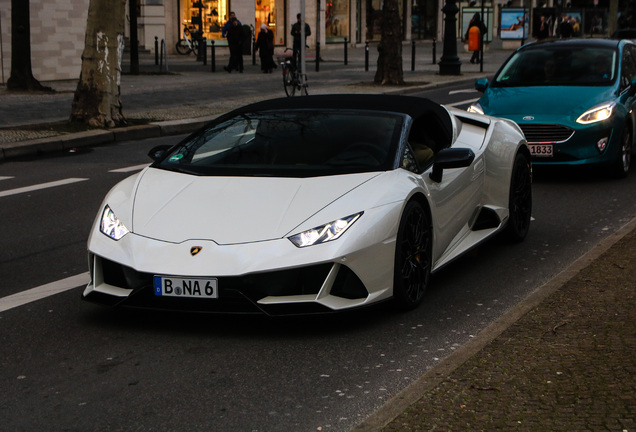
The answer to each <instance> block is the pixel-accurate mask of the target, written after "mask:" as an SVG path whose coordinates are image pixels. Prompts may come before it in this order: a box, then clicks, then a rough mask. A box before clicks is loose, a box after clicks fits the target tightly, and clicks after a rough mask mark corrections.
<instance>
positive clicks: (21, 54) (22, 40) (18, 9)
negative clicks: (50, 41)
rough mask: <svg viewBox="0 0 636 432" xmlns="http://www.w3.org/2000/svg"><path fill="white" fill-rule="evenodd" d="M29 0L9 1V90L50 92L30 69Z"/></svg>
mask: <svg viewBox="0 0 636 432" xmlns="http://www.w3.org/2000/svg"><path fill="white" fill-rule="evenodd" d="M29 15H30V10H29V0H11V76H10V77H9V79H8V80H7V88H8V89H10V90H28V91H42V90H44V91H52V89H51V88H50V87H45V86H43V85H42V84H40V82H39V81H38V80H36V79H35V78H34V77H33V72H32V69H31V22H30V16H29Z"/></svg>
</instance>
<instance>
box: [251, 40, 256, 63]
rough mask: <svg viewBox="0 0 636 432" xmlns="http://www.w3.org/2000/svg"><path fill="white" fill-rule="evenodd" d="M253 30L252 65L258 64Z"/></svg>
mask: <svg viewBox="0 0 636 432" xmlns="http://www.w3.org/2000/svg"><path fill="white" fill-rule="evenodd" d="M254 33H255V32H252V66H256V38H255V35H254Z"/></svg>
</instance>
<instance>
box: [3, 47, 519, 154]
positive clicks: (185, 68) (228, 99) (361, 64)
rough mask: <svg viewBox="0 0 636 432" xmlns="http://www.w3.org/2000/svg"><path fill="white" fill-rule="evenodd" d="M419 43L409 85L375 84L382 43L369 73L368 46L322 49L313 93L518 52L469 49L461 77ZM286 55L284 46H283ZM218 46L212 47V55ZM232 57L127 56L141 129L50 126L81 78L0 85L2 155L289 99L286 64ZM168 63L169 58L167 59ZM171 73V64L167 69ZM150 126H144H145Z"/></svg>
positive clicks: (168, 130)
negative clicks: (237, 67) (33, 88)
mask: <svg viewBox="0 0 636 432" xmlns="http://www.w3.org/2000/svg"><path fill="white" fill-rule="evenodd" d="M411 48H412V47H411V45H409V44H405V45H404V47H403V53H402V56H403V61H404V64H403V70H404V79H405V81H406V83H407V85H406V86H400V87H391V86H388V87H386V86H385V87H381V86H376V85H373V78H374V75H375V71H376V66H377V65H376V63H377V56H378V53H377V45H375V44H373V45H372V44H370V46H369V62H368V70H365V47H364V45H362V46H360V47H357V48H351V47H349V48H348V49H347V64H346V65H345V64H344V63H345V55H344V45H342V44H338V45H328V46H327V47H326V48H323V49H322V50H321V54H320V57H321V59H322V60H323V61H321V62H320V63H319V71H316V70H315V68H316V63H315V52H313V51H310V52H308V58H310V59H311V61H308V62H307V74H308V82H309V93H310V94H325V93H402V94H403V93H409V92H413V91H415V90H418V89H421V88H423V87H424V88H425V87H430V86H440V85H445V84H449V83H453V84H454V83H457V82H458V81H459V80H467V81H469V82H473V81H474V80H476V79H477V78H480V77H482V76H490V75H492V74H493V73H494V72H495V71H496V69H497V68H498V67H499V65H501V63H502V62H503V61H504V59H505V58H506V57H507V56H508V55H509V54H510V52H511V51H510V50H501V49H494V48H493V49H492V50H488V51H486V53H485V55H484V58H485V62H484V67H483V72H480V65H474V64H470V62H469V59H470V55H471V53H470V52H463V44H461V43H459V44H458V56H459V57H460V60H461V61H462V65H461V75H459V76H457V75H454V76H441V75H439V65H438V64H437V63H439V61H440V60H441V57H442V54H443V46H442V43H440V42H437V43H436V46H435V60H436V62H437V63H434V62H433V44H432V42H431V41H426V42H423V43H421V44H417V45H416V53H415V54H416V55H415V62H414V69H415V70H414V71H412V70H411V68H412V67H413V62H412V57H411ZM277 53H278V51H277ZM209 54H210V51H209V50H208V55H209ZM227 62H228V54H227V48H221V47H219V48H217V49H216V56H215V66H216V67H215V72H212V62H211V59H210V58H208V61H207V64H206V65H203V62H200V61H199V62H197V61H196V58H195V57H194V55H188V56H178V55H175V56H168V58H167V73H160V70H161V69H160V66H159V65H155V57H154V55H148V54H145V55H144V54H141V55H140V72H141V73H140V75H130V74H127V72H128V71H130V65H129V57H128V55H126V56H125V58H124V64H123V65H122V69H123V71H124V74H123V75H122V78H121V99H122V105H123V113H124V116H125V117H126V118H127V119H128V120H129V121H130V123H131V124H133V126H130V127H123V128H115V129H112V130H91V131H87V132H81V133H71V132H61V131H60V130H59V128H56V129H51V128H46V127H45V125H46V124H48V123H53V122H64V121H65V120H67V119H68V117H69V115H70V112H71V105H72V100H73V94H74V91H75V88H76V85H77V81H75V80H74V81H64V82H59V81H56V82H44V83H43V84H45V85H48V86H50V87H52V88H53V89H54V90H55V91H56V93H54V94H48V93H37V94H33V93H30V94H29V93H22V92H10V91H7V89H6V86H1V87H0V160H2V159H10V158H12V157H16V156H22V155H28V154H35V153H38V152H50V151H62V150H65V149H69V148H74V147H79V146H83V145H88V146H90V145H99V144H105V143H108V142H112V141H121V140H127V139H137V138H141V137H152V136H159V135H170V134H179V133H186V132H190V131H192V130H194V129H196V128H198V127H200V126H201V125H202V124H203V123H205V122H206V121H208V120H211V119H213V118H215V117H217V116H218V115H220V114H222V113H225V112H227V111H229V110H231V109H233V108H236V107H239V106H241V105H244V104H247V103H250V102H255V101H259V100H263V99H268V98H275V97H285V92H284V90H283V85H282V77H281V72H280V68H279V69H277V70H274V72H273V73H272V74H262V73H261V71H260V59H259V58H258V56H257V57H256V64H255V65H253V62H252V56H251V55H250V56H244V64H245V71H244V73H242V74H239V73H236V72H235V73H231V74H228V73H227V72H225V71H224V70H223V66H224V65H226V64H227ZM163 64H164V65H166V62H163ZM163 70H164V71H165V68H164V69H163ZM141 123H144V124H143V125H140V124H141Z"/></svg>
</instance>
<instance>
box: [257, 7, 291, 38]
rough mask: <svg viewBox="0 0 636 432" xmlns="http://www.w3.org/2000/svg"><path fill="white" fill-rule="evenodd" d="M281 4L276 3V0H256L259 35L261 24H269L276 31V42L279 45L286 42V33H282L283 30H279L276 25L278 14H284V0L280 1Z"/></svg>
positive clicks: (269, 27) (268, 26)
mask: <svg viewBox="0 0 636 432" xmlns="http://www.w3.org/2000/svg"><path fill="white" fill-rule="evenodd" d="M278 3H279V5H277V4H276V1H275V0H256V21H255V22H256V27H255V30H254V31H255V32H256V35H258V32H259V31H261V25H262V24H265V25H267V28H268V29H270V30H271V31H272V32H273V33H274V43H276V44H277V45H283V44H284V35H283V34H282V30H283V29H280V30H279V32H281V34H279V32H277V30H278V29H277V27H276V18H277V17H278V16H281V17H282V16H283V10H282V6H284V5H283V1H282V0H281V1H279V2H278Z"/></svg>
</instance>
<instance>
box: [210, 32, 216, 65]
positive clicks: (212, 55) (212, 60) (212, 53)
mask: <svg viewBox="0 0 636 432" xmlns="http://www.w3.org/2000/svg"><path fill="white" fill-rule="evenodd" d="M210 42H211V45H212V46H211V48H212V49H211V50H210V64H211V65H212V70H211V72H216V56H215V54H216V49H215V48H214V39H212V40H211V41H210Z"/></svg>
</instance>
